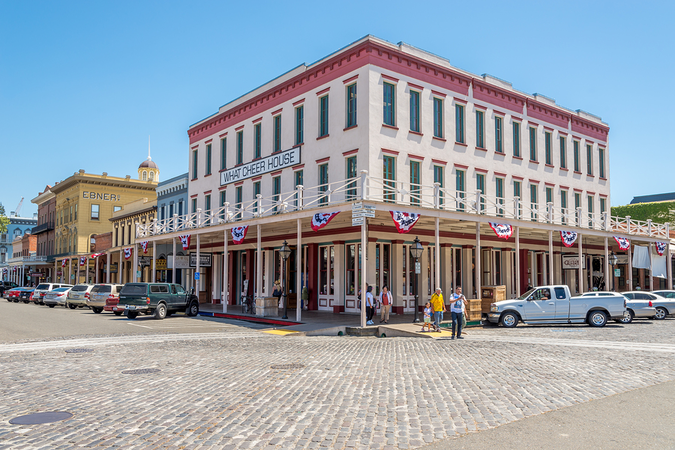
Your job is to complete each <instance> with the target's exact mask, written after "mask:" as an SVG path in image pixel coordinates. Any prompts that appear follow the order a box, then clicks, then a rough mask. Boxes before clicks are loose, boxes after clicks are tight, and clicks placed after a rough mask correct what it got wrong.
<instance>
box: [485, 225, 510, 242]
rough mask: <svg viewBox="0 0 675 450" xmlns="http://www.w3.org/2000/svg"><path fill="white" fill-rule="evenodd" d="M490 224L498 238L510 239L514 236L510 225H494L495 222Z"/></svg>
mask: <svg viewBox="0 0 675 450" xmlns="http://www.w3.org/2000/svg"><path fill="white" fill-rule="evenodd" d="M488 223H489V224H490V228H492V231H494V232H495V234H496V235H497V237H499V238H502V239H508V238H510V237H511V235H512V234H513V227H512V226H511V225H509V224H508V223H494V222H488Z"/></svg>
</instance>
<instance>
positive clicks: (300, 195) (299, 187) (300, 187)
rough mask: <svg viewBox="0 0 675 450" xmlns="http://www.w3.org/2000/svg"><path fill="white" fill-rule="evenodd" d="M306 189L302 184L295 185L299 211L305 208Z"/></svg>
mask: <svg viewBox="0 0 675 450" xmlns="http://www.w3.org/2000/svg"><path fill="white" fill-rule="evenodd" d="M304 190H305V187H304V186H303V185H301V184H299V185H297V186H296V187H295V195H296V196H297V197H298V204H297V208H298V211H301V210H303V209H304V208H305V201H304Z"/></svg>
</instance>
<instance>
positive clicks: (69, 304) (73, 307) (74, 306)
mask: <svg viewBox="0 0 675 450" xmlns="http://www.w3.org/2000/svg"><path fill="white" fill-rule="evenodd" d="M67 305H68V308H70V309H77V305H73V304H72V303H67Z"/></svg>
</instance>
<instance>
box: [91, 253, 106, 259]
mask: <svg viewBox="0 0 675 450" xmlns="http://www.w3.org/2000/svg"><path fill="white" fill-rule="evenodd" d="M104 254H105V253H94V254H93V255H91V256H90V258H98V257H99V256H101V255H104Z"/></svg>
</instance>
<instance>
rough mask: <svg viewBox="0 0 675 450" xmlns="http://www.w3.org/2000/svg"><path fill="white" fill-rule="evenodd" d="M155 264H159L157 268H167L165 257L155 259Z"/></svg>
mask: <svg viewBox="0 0 675 450" xmlns="http://www.w3.org/2000/svg"><path fill="white" fill-rule="evenodd" d="M155 264H156V265H157V266H156V267H155V269H157V270H166V259H164V258H159V259H158V260H156V261H155Z"/></svg>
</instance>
